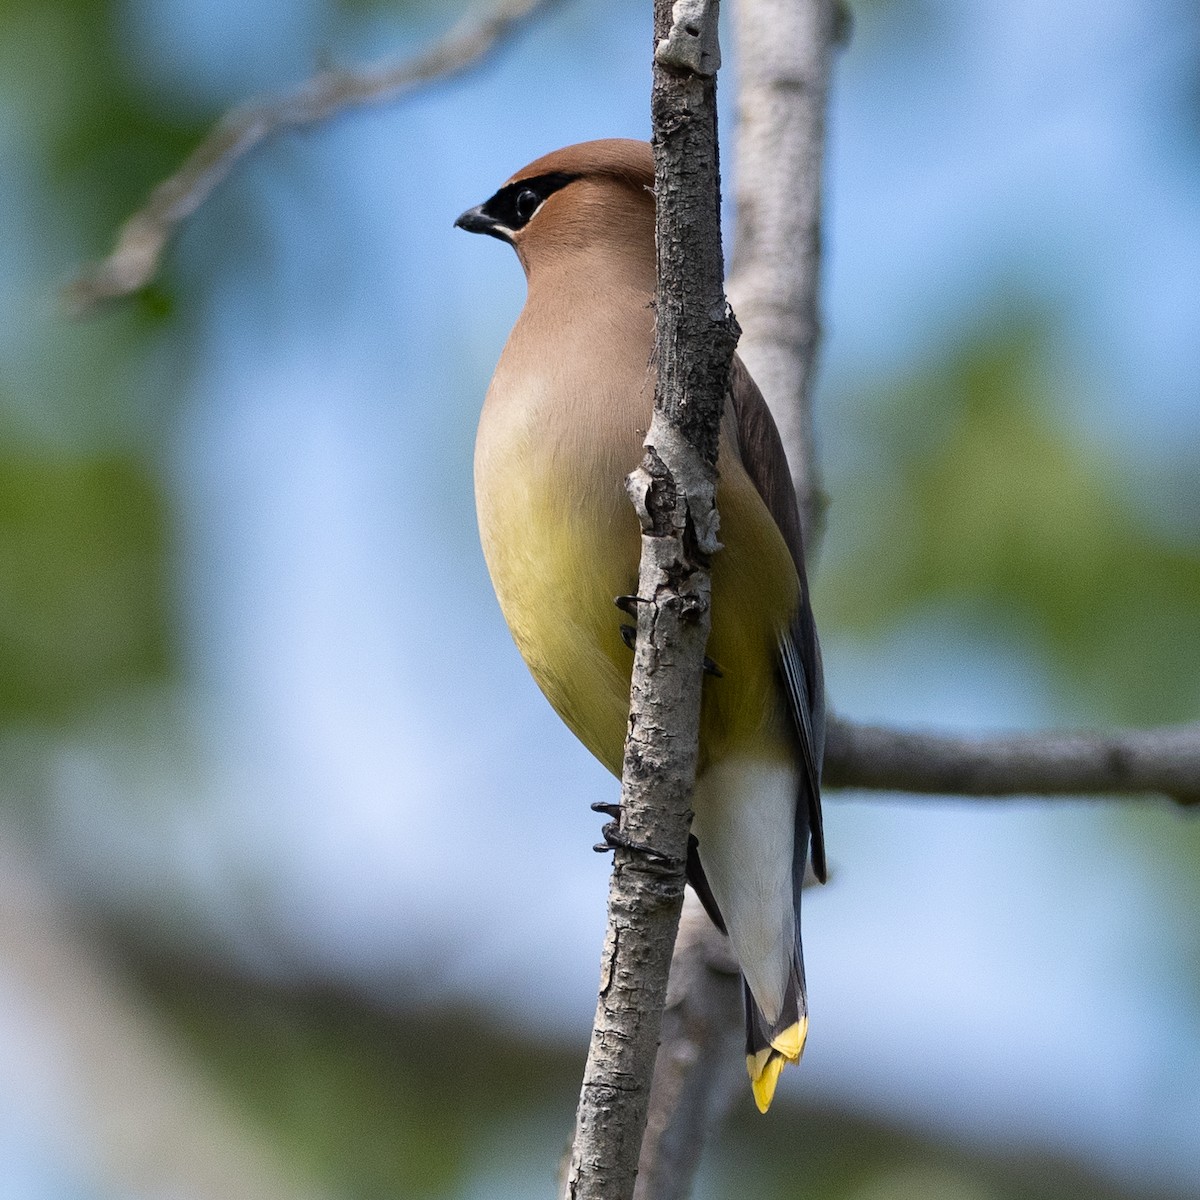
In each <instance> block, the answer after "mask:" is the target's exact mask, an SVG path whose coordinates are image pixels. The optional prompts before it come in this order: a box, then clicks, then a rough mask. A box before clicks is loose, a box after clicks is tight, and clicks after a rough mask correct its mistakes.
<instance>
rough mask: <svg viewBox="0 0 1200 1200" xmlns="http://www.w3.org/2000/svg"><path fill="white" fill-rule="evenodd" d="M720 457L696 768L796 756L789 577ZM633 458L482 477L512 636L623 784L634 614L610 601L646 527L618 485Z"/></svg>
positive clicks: (741, 476)
mask: <svg viewBox="0 0 1200 1200" xmlns="http://www.w3.org/2000/svg"><path fill="white" fill-rule="evenodd" d="M512 448H513V447H512V446H510V449H512ZM722 455H723V464H724V465H723V469H722V474H721V482H720V484H719V486H718V489H717V507H718V511H719V513H720V521H721V525H720V538H721V541H722V543H723V544H724V548H723V549H722V550H721V551H720V552H719V553H718V554H717V555H716V556H715V558H714V560H713V622H712V632H711V634H710V637H709V643H708V656H709V658H710V659H712V660H713V662H714V663H716V664H717V666H718V667H719V668H720V670H721V672H722V675H721V676H720V677H717V676H712V675H710V676H707V677H706V678H705V682H704V699H703V707H702V712H701V741H700V757H701V761H700V769H701V771H703V770H704V769H705V767H706V766H707V765H708V764H710V763H712V762H715V761H718V760H719V759H721V758H724V757H726V756H727V755H730V754H734V753H740V754H747V753H749V754H752V755H754V756H755V757H759V758H783V757H786V756H789V755H790V754H791V749H790V740H789V735H788V733H787V716H786V708H785V702H784V699H783V696H782V694H781V691H780V687H779V683H778V680H777V675H776V666H775V655H776V639H777V637H778V634H779V632H780V631H781V630H783V629H784V628H786V626H787V624H788V622H789V621H790V619H791V616H792V614H793V612H794V611H795V607H796V603H797V597H798V582H797V579H796V573H795V568H794V567H793V565H792V561H791V557H790V555H789V553H788V550H787V547H786V545H785V543H784V541H783V538H782V536H781V535H780V533H779V531H778V529H777V528H776V526H775V523H774V521H773V520H772V519H771V517H770V514H769V513H768V512H767V509H766V506H765V505H764V504H763V502H762V500H761V498H760V497H759V495H758V493H757V491H756V490H755V489H754V486H753V484H752V483H751V481H750V479H749V477H748V476H747V475H746V474H745V472H744V470H743V469H742V467H741V465H740V463H738V462H737V460H736V459H735V458H732V457H726V455H728V450H727V449H723V451H722ZM634 462H636V457H635V458H634ZM634 462H630V463H628V464H623V465H622V464H618V463H614V462H604V463H597V462H594V461H592V462H576V463H572V464H569V465H565V464H564V463H563V462H562V461H561V458H560V459H559V460H556V461H553V462H551V463H543V462H541V461H539V455H537V454H526V453H520V452H519V448H518V453H516V454H514V455H512V456H511V457H510V456H509V455H505V459H504V461H503V463H502V464H496V463H491V464H484V465H483V467H482V468H481V467H480V465H479V464H478V463H477V474H476V493H477V501H478V507H479V523H480V533H481V538H482V541H483V548H484V555H485V557H486V559H487V564H488V569H489V571H490V573H491V576H492V582H493V585H494V586H495V589H496V595H497V597H498V598H499V601H500V606H501V609H502V610H503V613H504V617H505V620H506V621H507V622H508V626H509V629H510V630H511V631H512V635H513V639H514V640H515V641H516V644H517V647H518V648H519V650H520V652H521V655H522V657H523V658H524V659H525V662H526V663H527V665H528V666H529V669H530V671H531V672H532V673H533V677H534V679H535V680H536V681H537V683H538V686H539V687H540V688H541V689H542V691H543V692H544V693H545V695H546V698H547V699H548V700H549V701H550V703H551V704H552V705H553V706H554V708H555V710H556V711H557V712H558V714H559V716H561V717H562V719H563V720H564V721H565V722H566V723H567V725H568V726H569V727H570V728H571V730H572V731H573V732H574V733H575V734H576V736H577V737H578V738H579V739H580V740H581V741H582V742H583V743H584V745H586V746H587V748H588V749H589V750H590V751H591V752H592V753H593V754H594V755H596V757H597V758H598V759H600V761H601V762H602V763H604V765H605V766H606V767H608V769H609V770H610V771H612V772H613V773H614V774H617V775H619V774H620V772H621V759H622V752H623V746H624V739H625V726H626V720H627V716H628V712H629V679H630V673H631V670H632V666H633V653H632V651H631V650H630V649H629V648H628V647H627V646H626V645H625V643H624V641H623V640H622V638H621V631H620V626H621V625H622V624H627V623H629V621H630V618H628V617H627V616H625V614H623V613H621V612H620V611H619V610H618V609H617V608H616V607H615V606H614V603H613V601H614V599H615V598H616V597H617V596H620V595H627V594H631V593H633V592H635V591H636V589H637V576H638V556H639V552H640V538H639V533H638V524H637V519H636V516H635V514H634V512H633V508H632V506H631V505H630V503H629V501H628V499H627V498H626V496H625V493H624V489H623V487H622V481H623V478H624V473H625V472H626V471H628V470H629V469H630V468H631V467H632V466H633V465H634ZM497 466H500V469H497ZM609 480H611V481H612V482H611V484H610V483H609V482H608V481H609Z"/></svg>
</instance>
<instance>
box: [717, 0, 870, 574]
mask: <svg viewBox="0 0 1200 1200" xmlns="http://www.w3.org/2000/svg"><path fill="white" fill-rule="evenodd" d="M845 19H846V18H845V16H844V14H843V13H842V10H841V9H840V8H839V6H838V4H837V0H740V2H739V3H738V4H737V5H736V6H735V9H734V25H735V29H736V31H737V45H738V67H739V71H740V77H741V85H740V91H739V94H738V103H737V113H738V150H737V184H736V189H735V194H736V198H737V228H736V231H735V237H734V249H733V264H732V268H731V271H730V276H729V295H730V297H731V298H732V300H733V303H734V307H735V308H736V310H737V313H738V316H739V319H740V320H741V322H742V325H743V327H744V328H745V331H746V333H745V336H744V337H743V339H742V343H741V348H740V349H741V355H742V358H743V359H744V361H745V363H746V366H747V367H749V369H750V374H751V375H753V376H754V378H755V381H756V382H757V383H758V386H759V387H760V388H761V389H762V394H763V396H764V397H765V398H766V401H767V403H768V404H769V405H770V407H771V413H772V415H773V416H774V418H775V424H776V425H778V426H779V433H780V436H781V437H782V438H783V446H784V449H785V450H786V451H787V456H788V461H789V463H790V464H791V468H792V479H793V481H794V483H795V485H796V497H797V499H798V500H799V502H800V515H801V519H802V522H803V528H804V544H805V546H806V547H808V550H809V553H810V554H811V553H812V550H813V548H814V547H815V546H816V544H817V543H818V542H819V541H820V537H821V532H822V528H823V525H824V514H825V505H826V499H825V494H824V492H823V491H822V489H821V473H820V470H819V468H818V465H817V456H816V450H815V447H814V444H813V419H812V392H813V380H814V378H815V374H816V361H817V347H818V342H819V340H820V335H821V321H820V312H819V296H820V287H819V283H820V265H821V263H820V259H821V166H822V159H823V156H824V148H825V107H826V96H827V93H828V91H829V76H830V64H831V60H832V57H833V47H834V43H835V41H836V40H837V39H838V37H839V35H840V32H841V30H840V23H841V22H842V21H843V20H845Z"/></svg>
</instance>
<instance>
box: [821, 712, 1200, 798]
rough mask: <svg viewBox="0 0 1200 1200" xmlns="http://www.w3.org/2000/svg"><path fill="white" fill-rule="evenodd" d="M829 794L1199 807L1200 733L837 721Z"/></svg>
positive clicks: (1183, 728)
mask: <svg viewBox="0 0 1200 1200" xmlns="http://www.w3.org/2000/svg"><path fill="white" fill-rule="evenodd" d="M825 782H826V783H827V784H828V785H829V786H831V787H844V788H864V789H871V790H884V791H900V792H924V793H928V794H940V795H956V796H995V797H1000V796H1081V795H1128V794H1130V793H1137V792H1161V793H1163V794H1164V795H1167V796H1170V797H1171V798H1172V799H1173V800H1175V801H1176V802H1178V803H1179V804H1184V805H1194V804H1200V723H1198V724H1193V725H1174V726H1166V727H1163V728H1159V729H1125V730H1114V731H1112V732H1108V733H1014V734H1003V735H993V736H988V737H961V736H956V735H952V734H939V733H931V732H923V731H916V730H912V731H903V730H896V729H882V728H880V727H878V726H874V725H858V724H855V723H854V722H851V721H846V720H843V719H840V718H835V717H831V718H830V720H829V729H828V734H827V740H826V744H825Z"/></svg>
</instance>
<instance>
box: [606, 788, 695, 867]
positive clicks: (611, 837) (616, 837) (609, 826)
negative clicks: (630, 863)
mask: <svg viewBox="0 0 1200 1200" xmlns="http://www.w3.org/2000/svg"><path fill="white" fill-rule="evenodd" d="M592 812H598V813H603V814H604V815H605V816H606V817H612V820H611V821H609V822H607V823H606V824H605V826H604V827H603V828H602V829H601V830H600V836H601V837H602V838H603V839H604V841H602V842H597V843H596V844H595V845H594V846H593V847H592V849H593V850H595V851H596V853H597V854H607V853H608V852H609V851H610V850H628V851H629V852H630V853H631V854H640V855H641V856H642V857H643V858H645V859H646V861H647V862H648V863H652V864H653V865H654V866H661V867H665V868H668V869H677V868H679V867H681V866H682V865H683V863H682V861H680V860H678V859H675V858H673V857H672V856H671V855H669V854H663V852H662V851H661V850H655V849H654V847H653V846H649V845H647V844H646V843H645V842H638V841H635V840H634V839H633V838H631V837H628V836H627V835H625V834H624V833H622V832H621V826H620V819H621V806H620V805H619V804H604V803H601V802H599V801H597V803H595V804H593V805H592Z"/></svg>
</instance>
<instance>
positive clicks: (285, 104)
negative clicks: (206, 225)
mask: <svg viewBox="0 0 1200 1200" xmlns="http://www.w3.org/2000/svg"><path fill="white" fill-rule="evenodd" d="M554 2H555V0H500V2H499V3H498V4H496V5H495V6H494V7H493V8H491V9H488V10H487V11H485V12H483V13H478V14H468V15H467V16H466V17H465V18H464V19H463V20H462V21H461V22H460V23H459V24H458V25H457V26H455V28H454V29H452V30H451V31H450V32H449V33H448V34H447V35H446V36H445V37H444V38H442V39H441V40H440V41H438V42H435V43H434V44H433V45H432V46H430V47H429V48H428V49H426V50H423V51H421V52H420V53H419V54H417V55H414V56H413V57H412V58H408V59H405V60H404V61H403V62H399V63H396V62H388V63H380V64H376V65H374V66H367V67H361V68H358V69H355V70H339V69H329V70H325V71H321V72H320V73H319V74H317V75H314V76H313V77H312V78H311V79H309V80H308V81H307V82H305V83H303V84H301V85H300V86H299V87H297V88H293V89H291V90H290V91H286V92H283V93H280V94H274V95H269V96H261V97H259V98H258V99H256V100H250V101H247V102H246V103H245V104H241V105H239V106H238V107H237V108H234V109H232V110H231V111H230V112H228V113H226V114H225V116H223V117H222V118H221V119H220V120H219V121H218V122H217V124H216V125H215V126H214V127H213V129H212V131H211V132H210V133H209V134H208V136H207V137H206V138H205V139H204V140H203V141H202V142H201V143H200V145H199V146H197V147H196V149H195V150H194V151H192V153H191V154H190V155H189V156H188V158H187V160H186V161H185V162H184V164H183V166H181V167H180V168H179V170H178V171H176V172H175V174H174V175H172V176H170V177H169V178H168V179H165V180H164V181H163V182H162V183H160V184H159V185H158V187H156V188H155V189H154V191H153V192H151V194H150V199H149V200H148V201H147V202H146V204H145V205H144V206H143V207H142V208H141V209H139V210H138V211H137V212H136V213H134V214H133V216H132V217H130V218H129V220H128V221H126V222H125V224H124V225H123V226H122V227H121V231H120V233H119V234H118V235H117V244H116V247H115V249H114V250H113V252H112V253H111V254H110V255H109V256H108V257H107V258H105V259H103V260H102V261H100V262H98V263H93V264H92V265H91V266H88V267H85V268H84V269H83V271H81V272H80V274H79V276H78V277H77V278H76V279H75V280H74V281H73V282H72V283H71V284H69V285H68V286H67V288H66V290H65V293H64V298H65V301H66V304H67V307H68V308H69V309H70V311H71V312H72V313H73V314H74V315H75V316H83V315H86V314H87V313H88V312H89V311H91V310H93V309H94V308H96V307H97V306H98V305H100V304H101V303H103V302H104V301H108V300H116V299H120V298H122V297H125V296H130V295H132V294H133V293H134V292H136V291H138V290H139V289H140V288H143V287H145V286H146V285H147V284H148V283H150V281H151V280H152V279H153V278H154V277H155V275H157V274H158V271H159V268H160V266H161V264H162V258H163V254H164V253H165V251H166V248H167V245H168V244H169V242H170V240H171V238H172V236H173V235H174V233H175V230H176V229H177V228H178V226H179V225H180V223H181V222H183V221H184V220H185V219H186V218H187V217H189V216H191V214H192V213H194V212H195V211H196V209H198V208H199V207H200V205H201V204H203V203H204V201H205V200H207V199H208V197H209V195H210V194H211V193H212V191H213V189H214V188H215V187H216V186H217V184H219V183H220V182H221V181H222V180H223V179H224V178H225V177H226V176H227V175H228V174H229V172H230V171H231V170H232V169H233V167H234V166H235V165H236V164H237V163H238V162H240V161H241V159H243V158H245V156H246V155H247V154H249V153H250V151H251V150H253V149H254V148H255V146H257V145H259V144H260V143H261V142H263V141H265V140H266V139H267V138H269V137H271V136H272V135H273V134H276V133H278V132H280V131H281V130H284V129H296V128H300V127H301V126H305V125H315V124H317V123H318V122H320V121H327V120H329V119H330V118H332V117H335V116H338V115H339V114H341V113H343V112H345V111H347V110H348V109H352V108H359V107H362V106H364V105H367V104H383V103H386V102H388V101H391V100H395V99H397V98H398V97H400V96H402V95H404V94H405V93H407V92H411V91H415V90H416V89H417V88H419V87H424V86H427V85H429V84H431V83H436V82H438V81H440V80H443V79H448V78H450V77H451V76H454V75H458V74H460V73H462V72H463V71H466V70H468V69H469V68H470V67H474V66H477V65H478V64H479V63H480V62H482V61H483V59H484V58H486V57H487V55H488V54H489V53H490V52H491V51H492V50H494V49H495V48H496V47H497V46H498V45H499V44H500V43H501V42H502V41H504V40H505V39H506V38H507V37H508V36H509V35H510V34H511V33H513V32H514V31H515V29H516V27H517V26H518V25H520V24H521V23H523V22H525V21H527V20H529V19H530V18H532V17H534V16H536V15H537V14H538V13H540V12H541V11H542V10H543V9H546V8H549V7H550V5H551V4H553V3H554Z"/></svg>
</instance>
